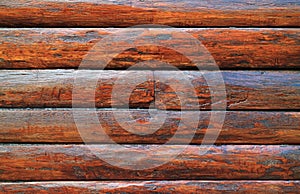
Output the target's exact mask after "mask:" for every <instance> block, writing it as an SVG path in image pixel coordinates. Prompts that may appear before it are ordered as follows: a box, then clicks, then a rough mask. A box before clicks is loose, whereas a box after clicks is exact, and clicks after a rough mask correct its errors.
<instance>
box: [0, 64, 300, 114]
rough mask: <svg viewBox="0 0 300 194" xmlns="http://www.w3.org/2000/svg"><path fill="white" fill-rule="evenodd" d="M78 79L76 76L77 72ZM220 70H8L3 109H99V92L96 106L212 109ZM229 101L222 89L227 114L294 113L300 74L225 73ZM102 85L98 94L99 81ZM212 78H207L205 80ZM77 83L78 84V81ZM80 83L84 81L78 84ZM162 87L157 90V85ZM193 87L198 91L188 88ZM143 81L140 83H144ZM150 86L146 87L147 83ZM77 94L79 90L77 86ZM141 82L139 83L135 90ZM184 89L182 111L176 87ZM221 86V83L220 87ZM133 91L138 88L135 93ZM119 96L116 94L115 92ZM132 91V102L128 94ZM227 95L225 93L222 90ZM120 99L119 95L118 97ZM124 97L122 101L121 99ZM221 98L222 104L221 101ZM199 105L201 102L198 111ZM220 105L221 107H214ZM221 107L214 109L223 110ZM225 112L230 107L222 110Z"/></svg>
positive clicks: (3, 76)
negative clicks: (212, 79)
mask: <svg viewBox="0 0 300 194" xmlns="http://www.w3.org/2000/svg"><path fill="white" fill-rule="evenodd" d="M75 72H76V73H77V74H76V73H75ZM215 73H216V72H214V71H202V72H199V71H155V72H154V74H155V77H154V78H153V73H152V72H150V71H105V70H97V71H94V70H82V71H74V70H3V71H1V72H0V81H1V82H0V86H1V87H0V93H1V95H0V106H1V107H72V92H74V98H73V107H75V106H76V107H78V106H80V107H93V106H94V104H93V100H94V98H93V96H91V95H92V94H93V92H94V90H95V91H96V93H95V96H96V99H95V102H96V103H95V104H96V107H104V108H106V107H112V106H113V107H126V105H127V106H128V103H129V106H130V107H140V108H148V107H149V106H151V104H152V103H154V87H155V105H156V107H157V108H159V109H164V108H167V109H180V108H181V109H183V110H184V109H189V110H190V109H199V108H200V109H210V108H211V105H212V101H211V98H210V90H209V88H208V85H207V83H206V82H205V79H204V78H206V77H210V76H211V75H212V74H215ZM221 73H222V76H223V78H224V82H225V87H226V88H225V89H226V92H227V99H226V97H224V99H223V98H222V99H221V97H222V96H221V97H220V96H218V95H219V93H220V92H219V90H218V89H219V88H221V89H222V86H220V85H216V86H211V87H210V88H212V89H214V90H216V92H215V93H216V94H215V95H213V97H217V98H216V99H218V100H225V101H226V102H225V103H227V109H229V110H241V109H242V110H243V109H264V110H266V109H268V110H270V109H282V110H284V109H291V110H298V109H299V108H300V100H299V99H300V95H299V92H300V91H299V82H300V80H299V79H300V76H299V73H298V72H297V71H279V72H272V71H262V72H259V71H222V72H221ZM97 76H98V77H99V78H100V80H99V82H98V84H97V87H96V89H94V86H95V85H96V83H94V82H93V81H94V79H95V78H96V77H97ZM205 76H206V77H205ZM75 78H77V79H75ZM74 80H79V81H77V82H78V83H77V82H74ZM153 80H155V81H156V84H155V86H154V81H153ZM186 80H187V81H188V82H191V83H192V84H193V87H195V95H194V96H193V95H192V94H191V92H194V91H193V90H194V88H193V87H182V86H183V85H182V83H184V82H186ZM137 81H138V82H141V83H140V84H138V82H137ZM143 81H144V82H143ZM74 83H75V85H76V87H75V88H76V90H75V91H73V89H74V88H73V84H74ZM135 83H137V85H136V87H135ZM172 84H173V86H178V88H177V90H178V91H177V92H179V93H182V94H184V97H181V98H183V99H181V101H182V102H181V103H182V106H180V105H181V104H180V101H179V99H178V96H177V94H176V93H175V92H174V90H173V89H172V88H170V85H172ZM216 84H218V83H216ZM129 86H130V87H131V86H133V88H132V90H131V88H129ZM112 91H113V92H112ZM131 91H133V92H132V94H131V96H130V98H129V96H128V98H129V102H128V99H127V94H130V92H131ZM220 91H221V90H220ZM112 94H114V95H112ZM117 94H118V96H116V95H117ZM219 98H220V99H219ZM196 103H199V106H197V104H196ZM214 104H215V102H214ZM218 108H219V105H216V106H214V109H218ZM220 108H221V109H223V108H224V107H222V106H221V107H220ZM225 108H226V107H225Z"/></svg>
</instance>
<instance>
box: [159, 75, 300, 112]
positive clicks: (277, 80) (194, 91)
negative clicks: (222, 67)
mask: <svg viewBox="0 0 300 194" xmlns="http://www.w3.org/2000/svg"><path fill="white" fill-rule="evenodd" d="M221 74H222V75H221V77H223V79H224V84H225V87H226V88H225V89H226V96H227V98H226V97H225V98H223V96H222V95H223V92H222V89H223V90H224V87H222V83H221V82H220V80H221V79H222V78H221V77H220V76H219V75H218V74H217V72H213V71H206V72H205V71H204V72H200V71H171V72H170V71H155V72H154V79H155V81H156V85H155V86H156V87H155V104H156V107H157V108H158V109H183V110H184V109H189V110H192V109H199V108H200V109H210V108H212V105H214V106H213V109H218V108H223V104H224V100H225V101H226V102H225V103H226V104H227V109H229V110H234V109H239V110H243V109H264V110H266V109H281V110H285V109H291V110H293V109H294V110H297V109H300V88H299V87H300V85H299V84H300V74H299V72H297V71H277V72H274V71H261V72H258V71H222V72H221ZM207 80H210V81H207ZM183 83H185V85H183ZM188 83H189V84H190V85H188ZM209 85H210V86H209ZM173 88H174V89H173ZM211 91H213V92H214V95H210V94H211ZM176 92H177V93H176ZM179 94H181V95H179ZM211 97H213V98H214V100H213V101H212V100H211V99H212V98H211Z"/></svg>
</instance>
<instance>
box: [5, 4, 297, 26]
mask: <svg viewBox="0 0 300 194" xmlns="http://www.w3.org/2000/svg"><path fill="white" fill-rule="evenodd" d="M299 7H300V6H299V2H298V1H295V0H289V1H285V0H277V1H276V0H264V1H259V2H258V1H250V0H239V1H236V0H229V1H228V0H216V1H213V2H211V1H193V0H188V1H183V0H180V1H172V0H154V1H135V0H134V1H127V0H121V1H117V2H116V1H109V0H102V1H95V0H85V1H83V0H75V1H67V0H61V1H54V0H39V1H33V0H29V1H25V0H16V1H9V0H2V1H1V3H0V18H1V20H0V26H2V27H3V26H9V27H12V26H14V27H16V26H24V27H36V26H43V27H47V26H51V27H74V26H85V27H98V26H102V27H112V26H114V27H117V26H122V27H125V26H132V25H137V24H149V23H151V24H153V23H154V24H164V25H171V26H299V17H300V16H299V12H300V11H299V10H300V8H299Z"/></svg>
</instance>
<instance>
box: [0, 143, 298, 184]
mask: <svg viewBox="0 0 300 194" xmlns="http://www.w3.org/2000/svg"><path fill="white" fill-rule="evenodd" d="M129 147H134V148H135V150H132V151H130V153H129V154H130V155H128V154H124V153H122V154H121V152H120V150H119V149H120V148H116V147H114V146H113V147H111V146H110V145H93V146H92V147H91V148H90V149H88V148H87V146H86V145H23V146H20V145H3V146H0V151H1V152H0V161H1V162H0V163H1V165H0V172H1V173H0V179H1V180H3V181H16V180H31V181H35V180H40V181H42V180H96V179H97V180H100V179H106V180H107V179H119V180H121V179H126V180H129V179H143V180H146V179H151V180H156V179H160V180H161V179H164V180H166V179H170V180H171V179H172V180H174V179H269V180H272V179H276V180H277V179H288V180H292V179H299V178H300V177H299V175H300V168H299V165H300V147H299V146H276V145H268V146H262V145H255V146H253V145H224V146H213V147H212V148H211V149H210V150H209V151H208V152H207V153H206V154H204V155H200V154H199V151H200V150H201V149H200V150H199V146H196V145H195V146H193V145H189V146H188V147H186V149H185V150H184V151H183V152H182V154H180V155H179V156H177V158H175V159H173V160H171V161H170V162H168V163H166V164H164V165H162V166H159V167H155V168H151V169H146V170H139V171H137V170H129V169H125V168H118V167H115V166H112V165H110V164H108V163H106V162H103V161H102V160H100V159H99V158H98V157H96V156H95V155H94V153H97V154H100V153H101V156H102V157H105V155H106V157H110V158H111V159H112V160H114V159H113V158H112V157H116V156H118V158H116V160H118V161H127V160H128V157H130V158H131V159H130V160H132V159H133V160H135V159H134V158H132V157H134V156H135V154H138V155H139V154H141V153H143V152H144V151H145V150H148V149H151V150H152V149H156V148H157V147H156V146H155V145H131V146H127V148H129ZM179 148H180V147H178V146H175V147H174V146H171V145H166V146H165V147H163V148H160V152H159V153H162V154H163V155H162V158H157V157H155V158H152V154H156V153H153V152H147V153H148V154H151V156H150V155H148V156H149V157H150V158H151V161H149V160H147V159H144V160H143V159H142V158H140V159H139V162H141V163H139V165H142V166H144V163H143V162H145V163H149V162H151V163H157V162H160V161H161V160H163V161H165V159H166V158H167V157H168V156H169V155H170V154H171V155H172V152H171V151H170V150H172V149H179ZM123 157H124V159H123ZM130 164H131V163H126V165H130ZM135 167H136V164H135V165H134V168H135Z"/></svg>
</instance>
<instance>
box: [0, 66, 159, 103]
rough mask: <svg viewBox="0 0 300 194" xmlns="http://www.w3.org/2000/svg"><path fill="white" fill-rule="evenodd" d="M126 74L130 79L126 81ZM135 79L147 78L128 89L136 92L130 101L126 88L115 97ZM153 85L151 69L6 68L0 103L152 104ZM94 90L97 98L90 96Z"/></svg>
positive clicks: (1, 75) (0, 75)
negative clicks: (15, 69) (116, 95)
mask: <svg viewBox="0 0 300 194" xmlns="http://www.w3.org/2000/svg"><path fill="white" fill-rule="evenodd" d="M97 78H99V80H98V83H97ZM125 78H126V82H124V81H123V79H125ZM95 80H96V81H95ZM135 80H145V82H142V83H140V84H139V83H137V85H136V87H135V88H133V90H128V92H132V93H131V96H130V97H129V101H128V100H127V98H126V97H127V96H126V94H125V92H124V93H122V94H120V95H119V96H118V97H114V98H112V93H113V91H115V90H116V91H122V90H125V89H124V88H127V86H128V84H130V83H132V82H135ZM115 83H118V84H117V85H114V84H115ZM153 85H154V83H153V73H152V72H151V71H143V72H141V71H104V70H98V71H92V70H86V71H85V70H83V71H80V72H78V71H74V70H44V71H40V70H27V71H26V70H21V71H10V70H3V71H1V72H0V86H1V89H0V94H1V95H0V106H2V107H72V102H73V107H81V106H88V107H92V106H91V104H93V105H95V106H97V107H112V106H113V107H126V106H130V107H149V104H150V103H151V102H152V101H153V100H154V91H153V90H154V86H153ZM75 88H76V89H75ZM115 93H117V94H119V92H115ZM93 94H94V95H95V98H92V97H91V96H90V95H93ZM72 95H73V97H74V98H73V101H72ZM123 95H124V96H123ZM126 100H127V101H126ZM93 101H94V102H93Z"/></svg>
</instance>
